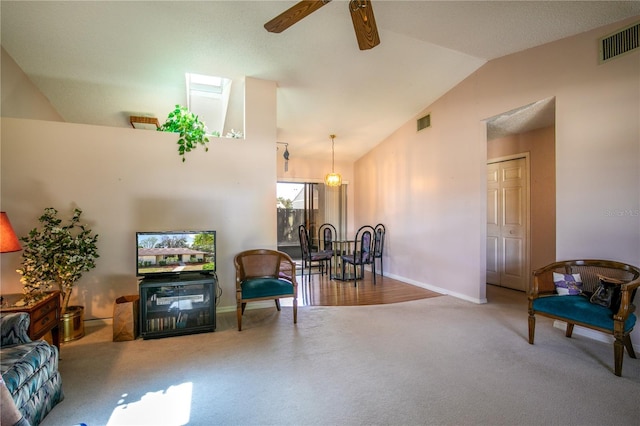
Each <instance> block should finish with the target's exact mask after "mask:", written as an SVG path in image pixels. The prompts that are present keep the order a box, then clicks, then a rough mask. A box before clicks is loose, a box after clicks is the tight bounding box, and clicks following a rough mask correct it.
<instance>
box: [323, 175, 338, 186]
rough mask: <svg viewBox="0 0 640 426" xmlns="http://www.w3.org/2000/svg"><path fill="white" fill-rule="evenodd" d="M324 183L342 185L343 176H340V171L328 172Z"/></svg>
mask: <svg viewBox="0 0 640 426" xmlns="http://www.w3.org/2000/svg"><path fill="white" fill-rule="evenodd" d="M324 184H325V185H327V186H340V185H342V176H340V173H328V174H327V175H326V176H325V177H324Z"/></svg>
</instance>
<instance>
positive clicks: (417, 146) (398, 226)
mask: <svg viewBox="0 0 640 426" xmlns="http://www.w3.org/2000/svg"><path fill="white" fill-rule="evenodd" d="M635 21H637V17H636V18H635V19H630V20H627V21H624V22H620V23H618V24H615V25H610V26H607V27H603V28H601V29H598V30H595V31H590V32H587V33H584V34H581V35H578V36H576V37H572V38H568V39H564V40H560V41H558V42H555V43H550V44H547V45H544V46H540V47H537V48H534V49H530V50H527V51H524V52H520V53H516V54H513V55H510V56H506V57H503V58H499V59H496V60H493V61H490V62H489V63H487V64H485V65H484V66H483V67H481V68H480V69H479V70H477V71H476V72H475V73H473V74H472V75H471V76H469V77H468V78H467V79H466V80H465V81H463V82H462V83H461V84H459V85H458V86H456V87H455V88H454V89H452V90H451V91H449V92H448V93H447V94H445V95H444V96H442V97H441V98H440V99H438V100H437V101H436V102H434V103H433V104H431V105H429V106H428V107H426V108H425V109H424V110H423V111H420V112H418V113H417V114H416V116H415V118H414V119H413V120H410V121H409V122H407V123H406V124H405V125H404V126H402V127H401V128H399V129H398V130H397V131H396V132H395V133H394V134H392V135H391V136H390V137H389V138H387V139H386V140H385V141H383V142H382V143H381V144H380V145H378V146H377V147H376V148H375V149H373V150H372V151H371V152H369V153H368V154H367V155H365V156H364V157H363V158H361V159H360V160H358V161H357V162H356V164H355V170H354V182H355V188H354V190H355V191H354V193H355V202H354V206H355V207H354V208H355V215H356V221H362V222H365V221H370V220H371V217H372V215H373V214H374V213H373V212H375V214H376V215H377V217H378V218H380V219H381V221H382V222H384V223H385V224H386V225H387V232H388V236H387V239H386V243H387V246H386V249H385V259H384V261H385V273H386V272H389V274H390V275H391V276H394V277H397V278H400V279H403V280H405V281H408V282H413V283H416V284H418V285H422V286H425V287H432V288H435V289H440V290H443V291H445V292H447V293H450V294H454V295H456V296H459V297H462V298H465V299H468V300H472V301H476V302H483V301H485V299H486V288H485V270H486V244H485V239H486V217H485V216H486V183H485V181H486V179H485V164H486V160H487V139H486V128H485V124H484V121H483V120H485V119H487V118H490V117H494V116H496V115H498V114H501V113H503V112H507V111H511V110H513V109H516V108H519V107H522V106H525V105H528V104H531V103H533V102H535V101H538V100H543V99H548V98H550V97H555V99H556V132H555V140H556V151H555V156H556V160H555V165H556V223H557V230H556V245H555V248H556V257H557V258H558V259H567V258H604V259H616V260H619V261H623V262H628V263H632V264H636V265H637V264H640V214H639V209H640V129H639V124H638V117H639V116H640V78H639V76H640V52H637V51H636V52H634V53H631V54H628V55H625V56H622V57H619V58H617V59H615V60H612V61H610V62H609V63H606V64H603V65H599V64H598V60H597V54H598V52H597V43H596V41H597V39H598V38H599V37H600V36H603V35H606V34H609V33H611V32H612V31H615V30H616V29H618V28H621V27H623V26H625V25H628V24H630V23H632V22H635ZM425 113H430V114H431V122H432V127H431V128H429V129H426V130H423V131H421V132H416V130H415V129H416V124H415V119H417V118H419V117H421V116H423V115H424V114H425ZM638 333H639V332H638V331H637V332H636V334H638ZM637 339H638V338H636V340H637Z"/></svg>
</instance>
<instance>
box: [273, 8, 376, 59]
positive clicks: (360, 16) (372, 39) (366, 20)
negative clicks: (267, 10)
mask: <svg viewBox="0 0 640 426" xmlns="http://www.w3.org/2000/svg"><path fill="white" fill-rule="evenodd" d="M330 1H331V0H307V1H301V2H298V3H296V4H295V5H293V6H292V7H290V8H289V9H287V10H285V11H284V12H282V13H281V14H280V15H278V16H276V17H275V18H273V19H272V20H270V21H269V22H267V23H266V24H264V28H265V29H266V30H267V31H269V32H271V33H281V32H282V31H284V30H286V29H287V28H289V27H290V26H292V25H293V24H295V23H296V22H298V21H300V20H302V19H303V18H305V17H307V16H308V15H310V14H311V13H313V12H315V11H316V10H318V9H320V8H321V7H322V6H324V5H325V4H327V3H329V2H330ZM349 12H350V13H351V20H352V21H353V29H354V30H355V32H356V39H357V40H358V47H360V50H367V49H371V48H373V47H376V46H377V45H379V44H380V37H379V36H378V28H377V27H376V19H375V17H374V16H373V8H372V6H371V1H369V0H350V1H349Z"/></svg>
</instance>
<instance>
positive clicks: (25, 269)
mask: <svg viewBox="0 0 640 426" xmlns="http://www.w3.org/2000/svg"><path fill="white" fill-rule="evenodd" d="M81 215H82V210H80V209H79V208H76V209H74V212H73V216H72V217H71V219H70V220H69V222H68V223H67V224H63V223H62V219H59V218H58V211H57V210H56V209H54V208H53V207H48V208H46V209H44V214H43V215H42V216H40V218H39V219H38V221H39V222H40V224H41V228H40V229H38V228H34V229H32V230H31V231H30V232H29V234H28V235H27V236H26V237H22V238H20V240H21V241H22V242H23V243H24V245H23V252H22V268H20V269H18V270H17V271H18V273H19V274H20V275H21V276H22V277H21V278H20V281H21V282H22V284H23V285H24V292H25V294H26V296H27V298H28V297H37V296H38V294H40V293H42V292H44V291H47V290H50V289H51V288H52V287H53V286H54V285H56V286H57V287H58V290H60V293H61V294H62V308H61V315H64V314H65V312H66V311H67V310H68V309H69V299H70V298H71V292H72V291H73V287H74V285H75V283H76V281H78V280H79V279H80V278H81V277H82V274H83V273H84V272H87V271H89V270H91V269H93V268H95V266H96V263H95V260H96V258H98V257H99V255H98V247H97V242H98V235H97V234H92V231H91V229H89V228H87V226H86V225H83V224H81V223H80V216H81Z"/></svg>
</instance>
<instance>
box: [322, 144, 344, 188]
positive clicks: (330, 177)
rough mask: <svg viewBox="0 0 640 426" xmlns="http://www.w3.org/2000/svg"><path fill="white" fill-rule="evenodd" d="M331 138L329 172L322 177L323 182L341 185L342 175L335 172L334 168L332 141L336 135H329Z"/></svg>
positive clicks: (328, 184) (330, 184) (329, 184)
mask: <svg viewBox="0 0 640 426" xmlns="http://www.w3.org/2000/svg"><path fill="white" fill-rule="evenodd" d="M329 137H330V138H331V173H328V174H327V175H326V176H325V177H324V184H325V185H327V186H334V187H335V186H340V185H342V176H340V173H336V172H335V170H334V165H335V164H334V163H335V151H334V142H333V140H334V139H335V137H336V135H329Z"/></svg>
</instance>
